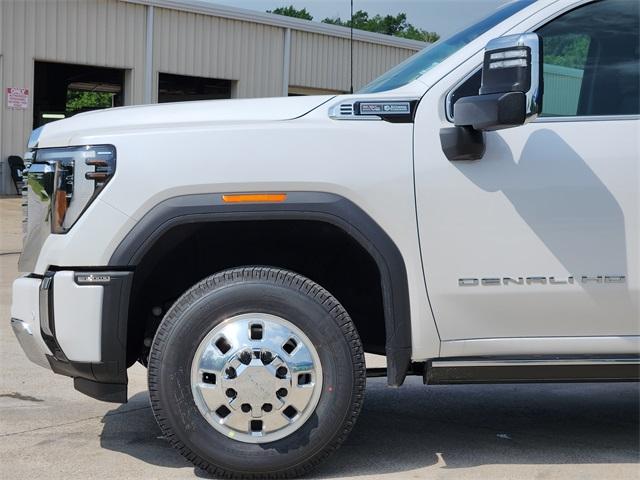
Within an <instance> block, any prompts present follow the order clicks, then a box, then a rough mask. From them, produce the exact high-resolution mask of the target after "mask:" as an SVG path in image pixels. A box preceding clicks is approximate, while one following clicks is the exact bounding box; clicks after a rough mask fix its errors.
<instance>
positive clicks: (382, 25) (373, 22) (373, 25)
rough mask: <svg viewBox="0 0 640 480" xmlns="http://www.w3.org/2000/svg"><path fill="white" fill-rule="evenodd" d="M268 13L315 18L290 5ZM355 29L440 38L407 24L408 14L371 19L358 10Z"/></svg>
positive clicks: (333, 21) (343, 23)
mask: <svg viewBox="0 0 640 480" xmlns="http://www.w3.org/2000/svg"><path fill="white" fill-rule="evenodd" d="M267 13H275V14H277V15H285V16H287V17H295V18H303V19H305V20H313V16H312V15H311V14H310V13H309V12H308V11H307V9H306V8H303V9H301V10H298V9H296V8H294V7H293V5H290V6H288V7H278V8H276V9H274V10H267ZM322 22H323V23H329V24H332V25H341V26H343V27H351V20H342V19H341V18H340V17H337V18H325V19H324V20H322ZM353 28H357V29H360V30H367V31H369V32H376V33H384V34H385V35H394V36H396V37H402V38H410V39H412V40H420V41H422V42H431V43H433V42H435V41H436V40H438V39H439V38H440V35H438V34H437V33H435V32H428V31H426V30H423V29H421V28H418V27H415V26H414V25H412V24H410V23H409V22H407V14H406V13H399V14H398V15H395V16H393V15H385V16H384V17H383V16H382V15H375V16H373V17H369V14H368V13H367V12H365V11H364V10H358V11H357V12H355V13H354V14H353Z"/></svg>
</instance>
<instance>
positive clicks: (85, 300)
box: [11, 270, 133, 403]
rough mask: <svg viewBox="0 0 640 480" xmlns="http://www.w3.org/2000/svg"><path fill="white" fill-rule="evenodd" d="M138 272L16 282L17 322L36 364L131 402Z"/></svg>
mask: <svg viewBox="0 0 640 480" xmlns="http://www.w3.org/2000/svg"><path fill="white" fill-rule="evenodd" d="M132 279H133V272H112V271H104V272H103V271H97V272H96V271H92V272H75V271H69V270H61V271H56V272H47V273H46V274H45V275H44V276H42V277H37V276H34V275H32V276H26V277H22V278H19V279H17V280H16V281H15V282H14V284H13V303H12V308H11V317H12V318H11V324H12V327H13V330H14V332H15V334H16V337H17V338H18V341H19V343H20V346H21V347H22V349H23V350H24V352H25V354H26V355H27V357H28V358H29V360H31V361H32V362H34V363H36V364H38V365H41V366H44V367H48V368H50V369H51V370H53V371H54V372H55V373H59V374H61V375H66V376H69V377H72V378H73V379H74V387H75V388H76V390H78V391H80V392H82V393H85V394H87V395H89V396H91V397H94V398H97V399H99V400H103V401H110V402H118V403H124V402H126V401H127V372H126V368H127V359H126V353H127V348H126V340H127V337H126V334H127V317H128V308H129V293H130V290H131V283H132Z"/></svg>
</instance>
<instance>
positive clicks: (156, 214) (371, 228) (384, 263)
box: [109, 192, 411, 386]
mask: <svg viewBox="0 0 640 480" xmlns="http://www.w3.org/2000/svg"><path fill="white" fill-rule="evenodd" d="M252 220H253V221H255V220H313V221H320V222H326V223H329V224H331V225H333V226H336V227H338V228H340V229H341V230H343V231H344V232H345V233H346V234H347V235H349V236H351V237H352V238H353V239H354V240H355V241H356V242H358V244H360V245H361V246H362V247H363V248H364V249H365V251H367V252H368V253H369V254H370V255H371V256H372V258H373V259H374V261H375V262H376V265H377V266H378V270H379V271H380V278H381V282H382V285H381V290H382V295H383V308H384V320H385V334H386V347H385V350H386V356H387V381H388V384H389V385H390V386H400V385H402V383H403V381H404V379H405V377H406V374H407V370H408V368H409V366H410V363H411V316H410V309H409V288H408V281H407V272H406V268H405V263H404V259H403V257H402V254H401V253H400V250H399V249H398V247H397V246H396V245H395V243H394V242H393V240H392V239H391V238H390V237H389V236H388V235H387V233H386V232H385V231H384V230H383V229H382V228H381V227H380V226H379V225H378V224H377V223H376V222H375V221H374V220H373V219H372V218H371V217H370V216H369V215H368V214H367V213H366V212H364V211H363V210H362V209H361V208H360V207H358V206H357V205H356V204H354V203H353V202H351V201H350V200H348V199H346V198H344V197H341V196H339V195H335V194H332V193H324V192H290V193H287V198H286V200H285V201H284V202H281V203H245V204H242V203H237V204H227V203H224V202H223V200H222V196H221V195H220V194H193V195H182V196H176V197H173V198H169V199H167V200H164V201H162V202H160V203H158V204H157V205H156V206H154V207H153V208H152V209H151V210H149V211H148V212H147V213H146V214H145V215H144V217H143V218H142V219H141V220H140V221H139V222H138V223H137V224H136V225H135V226H134V227H133V229H131V231H130V232H129V233H128V234H127V235H126V236H125V238H124V239H123V240H122V241H121V242H120V244H119V245H118V246H117V247H116V249H115V251H114V253H113V254H112V256H111V259H110V261H109V266H110V267H111V268H122V267H125V268H132V267H133V268H135V266H136V265H138V264H139V263H140V261H141V260H142V259H143V258H144V256H145V254H146V253H147V252H148V251H149V250H150V249H151V247H152V246H153V245H154V244H155V242H156V241H157V240H158V239H160V238H161V237H162V236H163V235H164V234H165V233H166V232H167V231H168V230H170V229H171V228H174V227H176V226H179V225H186V224H192V223H204V222H220V221H225V222H228V221H252Z"/></svg>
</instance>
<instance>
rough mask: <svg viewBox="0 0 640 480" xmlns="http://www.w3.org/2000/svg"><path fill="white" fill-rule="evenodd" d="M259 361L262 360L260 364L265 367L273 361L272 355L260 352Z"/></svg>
mask: <svg viewBox="0 0 640 480" xmlns="http://www.w3.org/2000/svg"><path fill="white" fill-rule="evenodd" d="M260 360H262V363H263V364H265V365H267V364H269V363H271V362H272V361H273V353H271V352H269V351H266V352H262V354H261V355H260Z"/></svg>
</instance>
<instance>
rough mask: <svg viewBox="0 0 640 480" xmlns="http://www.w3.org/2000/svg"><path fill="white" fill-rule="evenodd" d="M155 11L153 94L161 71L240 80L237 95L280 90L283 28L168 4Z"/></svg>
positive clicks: (268, 94) (272, 93)
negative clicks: (185, 10)
mask: <svg viewBox="0 0 640 480" xmlns="http://www.w3.org/2000/svg"><path fill="white" fill-rule="evenodd" d="M154 15H155V19H154V32H153V33H154V56H153V57H154V84H155V87H154V88H155V91H154V98H156V99H157V78H158V73H159V72H163V73H174V74H179V75H193V76H199V77H209V78H221V79H227V80H235V81H238V84H237V89H236V90H235V92H236V95H237V96H238V97H269V96H278V95H280V94H281V92H282V69H283V64H282V62H283V56H282V53H283V48H284V32H283V29H281V28H279V27H272V26H269V25H263V24H258V23H250V22H243V21H238V20H229V19H225V18H220V17H213V16H207V15H201V14H197V13H190V12H181V11H177V10H169V9H164V8H155V14H154Z"/></svg>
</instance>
